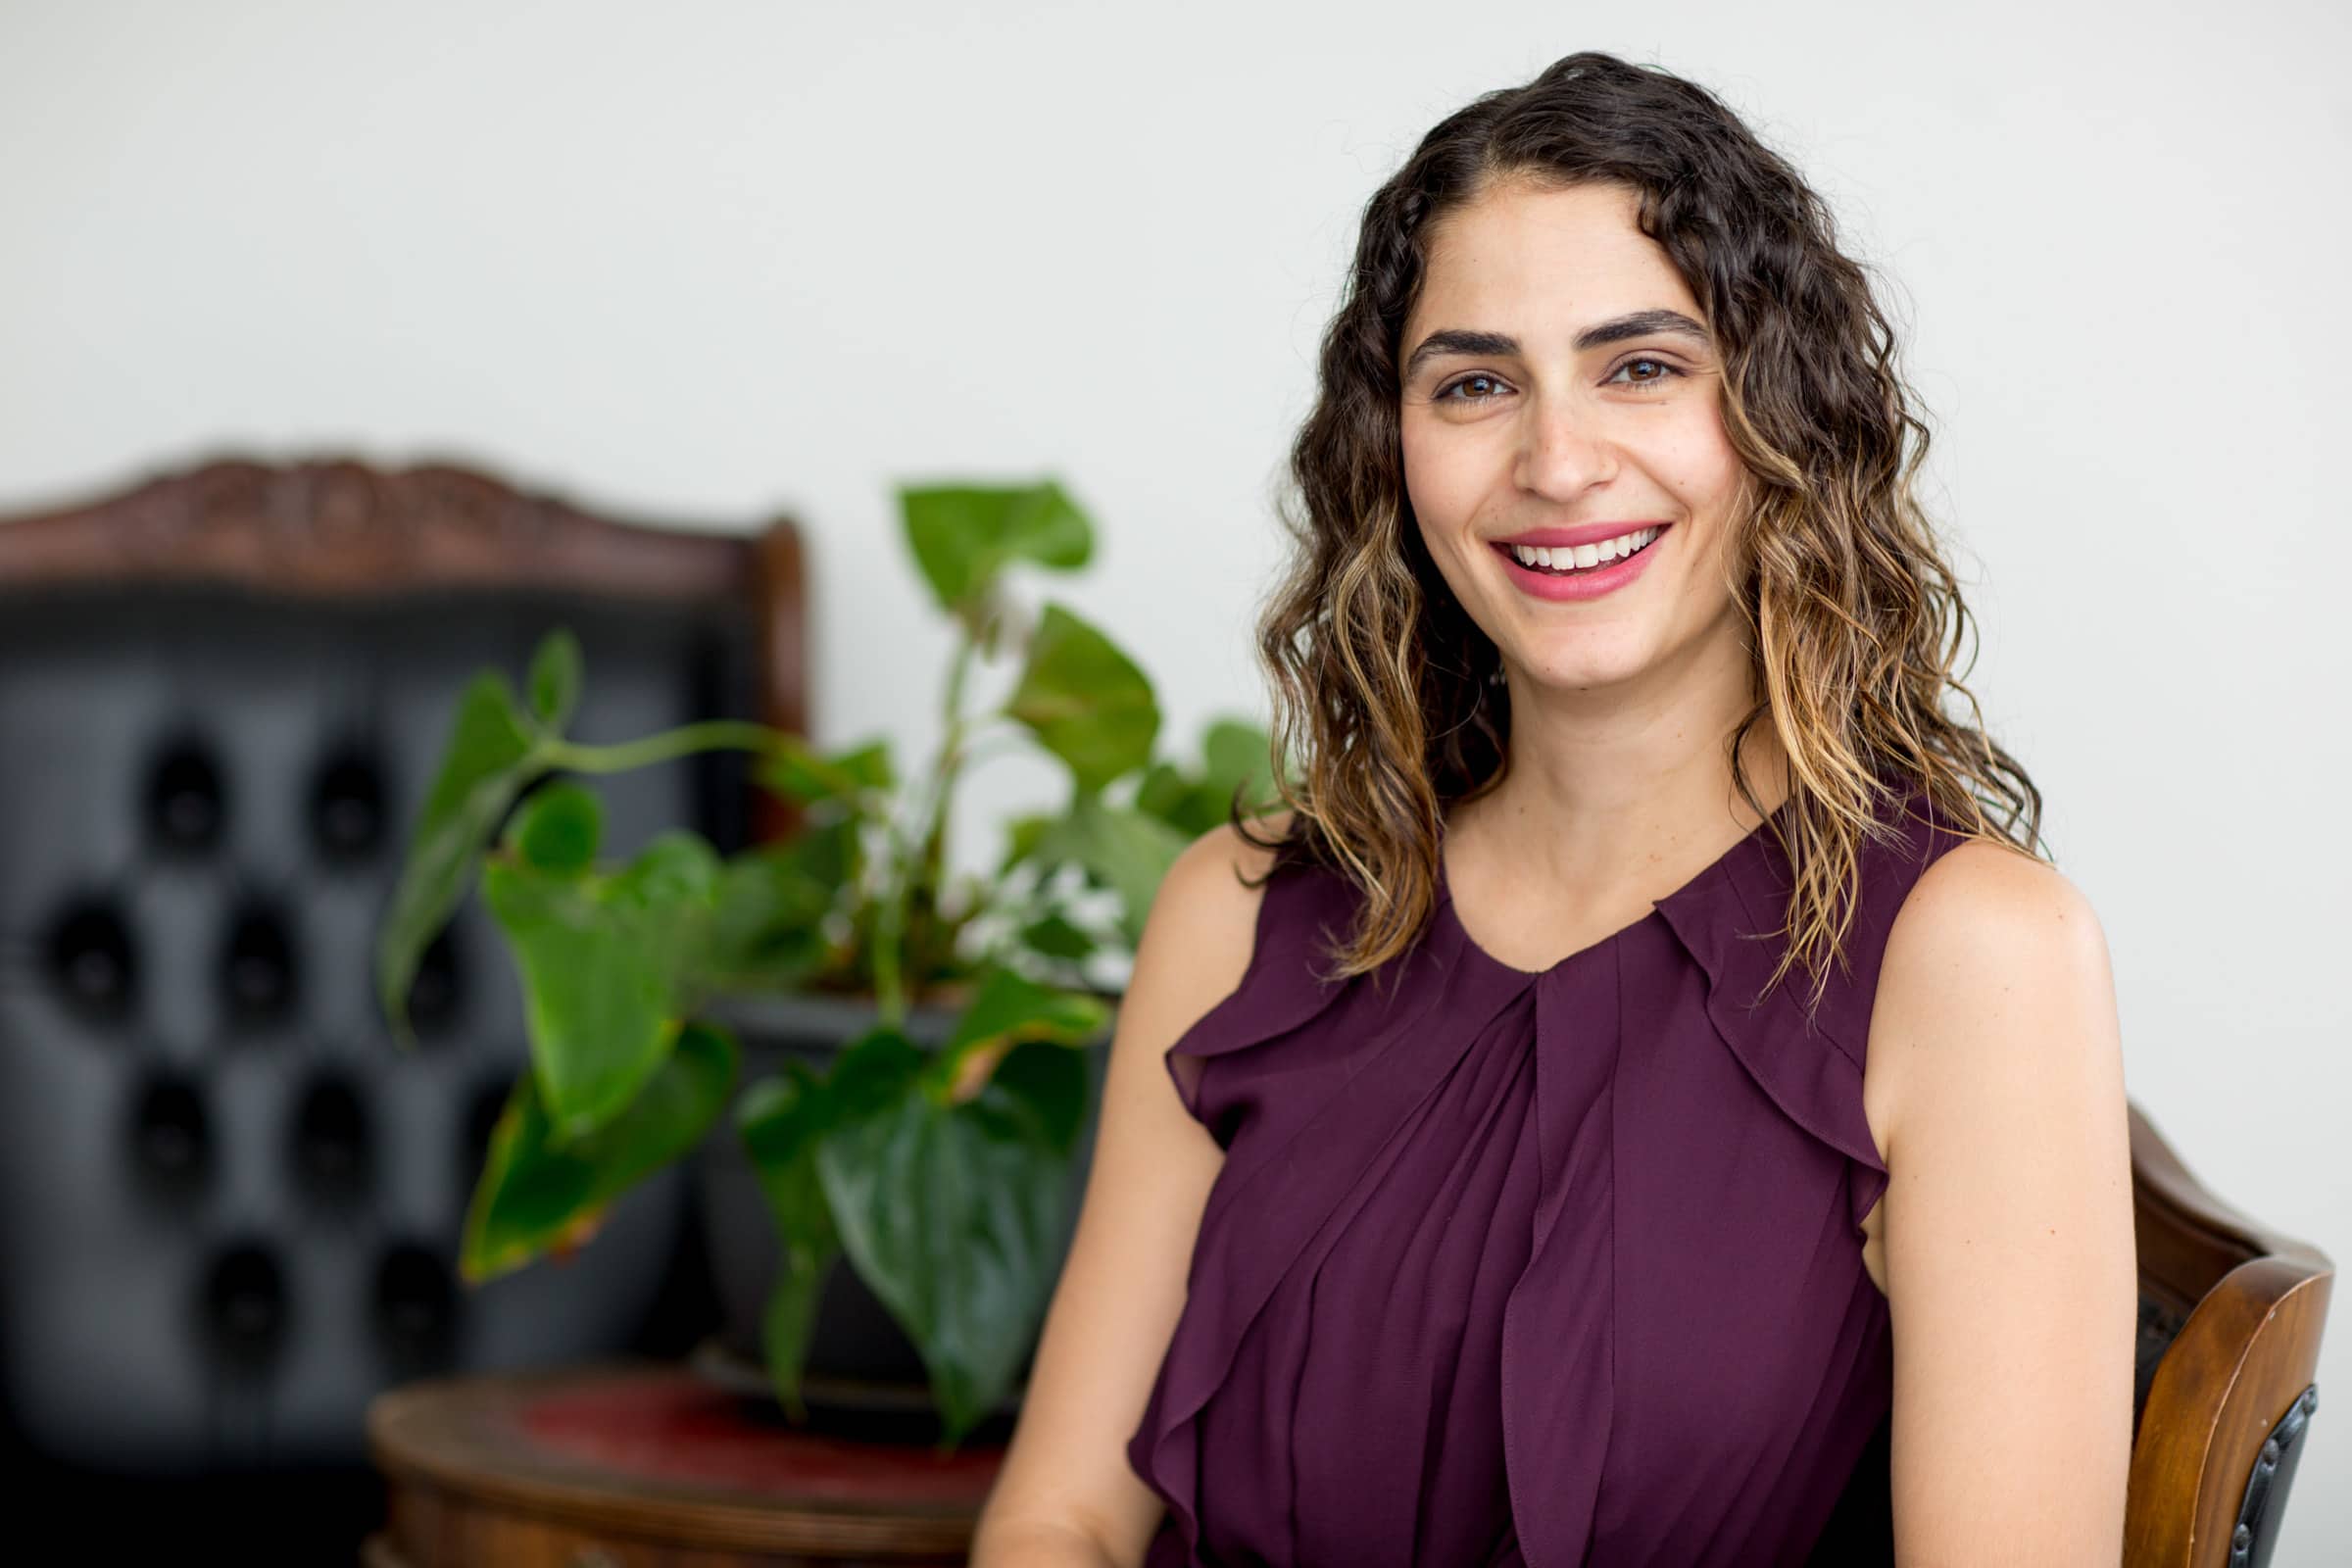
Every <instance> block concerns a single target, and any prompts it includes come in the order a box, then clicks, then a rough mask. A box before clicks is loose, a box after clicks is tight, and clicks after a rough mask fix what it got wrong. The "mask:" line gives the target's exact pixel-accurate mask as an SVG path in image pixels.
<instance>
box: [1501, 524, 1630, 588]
mask: <svg viewBox="0 0 2352 1568" xmlns="http://www.w3.org/2000/svg"><path fill="white" fill-rule="evenodd" d="M1637 526H1640V525H1639V524H1637ZM1562 531H1572V530H1562ZM1623 531H1626V532H1630V531H1632V530H1623ZM1673 535H1674V529H1673V527H1672V526H1671V525H1667V526H1664V527H1660V528H1659V529H1658V535H1657V537H1656V538H1654V539H1652V540H1650V542H1649V543H1648V544H1646V545H1643V546H1642V548H1641V549H1640V550H1637V551H1635V552H1634V553H1633V554H1632V555H1630V556H1624V557H1620V558H1619V559H1618V560H1615V561H1612V562H1610V563H1609V564H1607V565H1605V566H1595V567H1593V569H1591V570H1590V571H1580V572H1577V573H1575V574H1574V575H1571V576H1558V575H1554V574H1553V573H1551V572H1547V571H1545V570H1544V569H1543V568H1542V567H1540V566H1522V565H1521V564H1519V560H1518V558H1517V557H1516V556H1514V555H1512V554H1511V551H1510V546H1508V545H1506V544H1504V543H1502V542H1501V541H1499V540H1497V541H1495V544H1494V550H1495V554H1496V555H1497V556H1500V557H1501V558H1502V565H1503V569H1504V570H1505V571H1507V572H1509V573H1510V576H1511V581H1512V583H1513V584H1514V585H1515V586H1517V587H1518V588H1519V589H1520V590H1521V591H1522V592H1524V593H1526V594H1528V595H1530V596H1531V597H1533V598H1537V599H1553V600H1560V599H1598V598H1599V597H1601V596H1602V595H1603V594H1610V593H1615V592H1616V591H1617V590H1618V589H1620V588H1622V587H1624V586H1625V585H1626V584H1628V583H1630V582H1632V581H1633V580H1634V579H1635V578H1637V577H1639V576H1641V575H1642V572H1644V571H1646V570H1648V569H1649V561H1650V558H1651V557H1652V556H1654V555H1656V554H1657V553H1658V551H1659V550H1661V549H1662V548H1664V546H1665V544H1666V541H1667V540H1668V539H1670V538H1672V537H1673ZM1602 537H1604V538H1615V537H1617V535H1615V534H1608V535H1603V536H1602ZM1525 542H1528V543H1534V542H1536V541H1534V540H1532V539H1531V540H1527V541H1525ZM1589 542H1592V543H1597V542H1598V541H1597V540H1594V541H1589Z"/></svg>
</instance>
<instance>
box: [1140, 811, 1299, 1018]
mask: <svg viewBox="0 0 2352 1568" xmlns="http://www.w3.org/2000/svg"><path fill="white" fill-rule="evenodd" d="M1290 818H1291V813H1290V812H1288V811H1281V812H1276V813H1275V814H1273V815H1271V816H1261V817H1254V818H1252V819H1251V820H1250V824H1249V826H1250V833H1251V834H1252V835H1254V837H1255V838H1257V839H1261V840H1265V841H1267V842H1269V843H1271V842H1274V841H1278V840H1279V839H1281V837H1282V836H1283V834H1284V833H1285V832H1286V831H1287V830H1288V828H1289V825H1290ZM1273 859H1274V852H1273V851H1272V850H1270V849H1267V848H1263V847H1261V846H1260V845H1259V844H1257V843H1253V842H1251V840H1250V839H1249V838H1245V837H1243V836H1242V835H1241V834H1240V833H1239V832H1237V831H1236V830H1235V828H1234V826H1233V824H1232V823H1230V822H1228V823H1224V824H1221V825H1219V826H1217V827H1214V828H1212V829H1210V830H1209V831H1208V832H1206V833H1203V834H1201V836H1200V837H1199V838H1197V839H1195V840H1193V842H1192V843H1190V844H1188V845H1186V846H1185V848H1184V850H1183V852H1182V853H1181V854H1179V855H1178V856H1177V857H1176V859H1175V862H1174V863H1173V864H1171V865H1170V866H1169V867H1168V873H1167V875H1166V876H1165V877H1163V878H1162V879H1161V880H1160V884H1159V890H1158V892H1157V893H1156V894H1155V895H1153V897H1152V912H1151V914H1150V916H1149V917H1148V918H1147V919H1146V920H1145V922H1144V936H1143V941H1142V942H1141V943H1140V944H1139V945H1138V946H1137V949H1136V969H1137V978H1138V979H1139V980H1141V979H1142V978H1143V970H1144V969H1145V967H1146V966H1147V965H1150V966H1151V967H1152V968H1153V969H1155V970H1156V969H1162V968H1167V967H1169V966H1171V965H1181V967H1182V969H1183V971H1184V973H1185V975H1186V977H1187V981H1188V984H1187V986H1186V989H1187V990H1201V989H1205V990H1206V991H1207V996H1206V997H1205V998H1203V1006H1202V1008H1201V1010H1203V1011H1205V1010H1206V1004H1207V1003H1211V1002H1214V1001H1215V999H1216V998H1217V997H1219V996H1222V995H1223V994H1224V993H1225V992H1227V991H1230V990H1232V989H1233V988H1234V986H1236V985H1239V984H1240V983H1241V979H1242V975H1243V974H1244V972H1245V971H1247V970H1248V968H1249V967H1250V950H1251V949H1252V948H1253V947H1254V946H1255V940H1256V930H1257V910H1258V906H1259V904H1260V902H1261V901H1262V900H1263V899H1264V897H1265V888H1264V885H1263V882H1264V877H1265V874H1266V871H1267V869H1268V868H1269V867H1270V866H1271V865H1272V863H1273ZM1220 981H1221V982H1222V984H1219V982H1220Z"/></svg>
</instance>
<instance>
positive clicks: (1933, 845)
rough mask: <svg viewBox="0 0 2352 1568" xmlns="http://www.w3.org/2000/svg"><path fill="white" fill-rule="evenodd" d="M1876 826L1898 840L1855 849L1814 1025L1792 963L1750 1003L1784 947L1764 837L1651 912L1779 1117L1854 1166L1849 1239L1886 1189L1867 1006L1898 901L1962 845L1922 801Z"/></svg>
mask: <svg viewBox="0 0 2352 1568" xmlns="http://www.w3.org/2000/svg"><path fill="white" fill-rule="evenodd" d="M1879 817H1880V819H1881V820H1882V821H1887V822H1889V823H1891V824H1892V825H1894V826H1895V828H1896V829H1897V831H1898V832H1899V833H1900V834H1901V841H1900V842H1899V843H1897V844H1894V845H1886V844H1880V843H1878V842H1876V841H1873V840H1870V839H1865V840H1864V841H1863V842H1862V845H1861V847H1860V849H1859V851H1858V852H1857V854H1858V857H1859V859H1860V861H1861V876H1860V878H1859V881H1860V887H1861V892H1860V896H1859V898H1858V900H1857V902H1856V907H1855V910H1854V916H1853V922H1852V925H1851V927H1850V928H1849V929H1848V930H1847V932H1846V934H1845V941H1844V953H1845V956H1846V962H1847V964H1848V965H1850V969H1849V968H1846V967H1840V965H1839V963H1838V959H1837V958H1836V957H1835V956H1833V957H1832V958H1831V960H1830V968H1829V972H1828V976H1827V979H1826V983H1825V984H1824V986H1823V989H1822V994H1821V1001H1820V1004H1819V1006H1818V1010H1817V1012H1816V1013H1815V1015H1814V1016H1813V1017H1811V1018H1808V1017H1807V1016H1806V1007H1805V1005H1806V1001H1807V999H1808V998H1809V996H1810V995H1811V992H1812V987H1813V977H1812V975H1811V973H1810V972H1809V971H1807V970H1806V969H1805V968H1804V967H1803V966H1802V965H1801V964H1800V965H1791V966H1790V968H1789V972H1788V973H1786V974H1784V975H1783V976H1782V977H1781V980H1780V983H1779V984H1778V985H1777V986H1776V987H1775V988H1774V989H1773V992H1772V994H1771V995H1770V996H1768V997H1764V998H1763V1000H1762V1002H1761V1003H1760V1004H1758V1003H1757V1001H1756V999H1757V998H1758V997H1759V996H1760V995H1761V994H1762V992H1763V989H1764V983H1765V981H1766V980H1767V979H1769V978H1770V977H1771V975H1772V971H1773V969H1774V967H1775V966H1776V965H1777V964H1778V963H1779V962H1780V958H1781V955H1782V953H1783V952H1784V951H1785V948H1786V942H1787V939H1786V938H1785V937H1783V936H1781V935H1779V932H1780V929H1781V927H1782V926H1783V925H1784V924H1785V923H1786V921H1787V919H1788V899H1789V888H1790V886H1791V884H1792V882H1793V878H1792V876H1791V874H1790V870H1789V861H1788V858H1787V857H1786V856H1785V855H1784V854H1783V853H1782V851H1781V847H1780V843H1779V841H1778V840H1777V839H1775V838H1774V837H1773V836H1772V834H1771V832H1770V831H1769V830H1765V831H1760V832H1759V833H1757V834H1756V835H1755V836H1753V837H1751V838H1749V839H1746V840H1743V841H1742V842H1741V843H1740V845H1739V846H1738V847H1737V848H1736V849H1735V850H1734V851H1733V852H1732V854H1731V855H1730V856H1729V857H1727V858H1726V859H1725V860H1724V861H1723V863H1722V865H1721V866H1720V870H1721V871H1722V873H1723V874H1722V875H1721V876H1720V877H1707V878H1704V879H1702V880H1701V881H1700V882H1698V883H1694V884H1693V885H1692V886H1691V887H1689V888H1686V889H1683V890H1682V891H1681V892H1678V893H1676V894H1673V895H1671V896H1669V897H1668V898H1666V899H1664V900H1662V901H1660V902H1659V904H1658V906H1657V908H1658V910H1659V912H1660V913H1662V914H1663V915H1664V916H1665V917H1666V921H1667V924H1668V925H1669V926H1671V927H1672V928H1673V930H1674V933H1675V936H1676V937H1677V938H1678V939H1679V940H1680V941H1681V942H1682V944H1683V946H1684V947H1685V948H1686V949H1688V950H1689V952H1690V954H1691V956H1692V957H1693V958H1695V959H1697V961H1698V964H1699V966H1700V968H1701V969H1703V970H1704V971H1705V973H1706V977H1707V1003H1706V1007H1707V1016H1708V1017H1709V1018H1710V1019H1711V1020H1712V1021H1713V1023H1714V1025H1715V1032H1716V1033H1717V1034H1718V1035H1720V1036H1722V1038H1723V1043H1724V1045H1725V1046H1726V1047H1727V1048H1728V1049H1729V1050H1730V1051H1731V1053H1732V1054H1733V1055H1734V1056H1736V1057H1737V1058H1739V1061H1740V1065H1741V1066H1742V1067H1744V1068H1746V1070H1747V1072H1748V1075H1749V1076H1750V1077H1752V1078H1754V1079H1755V1081H1756V1084H1757V1086H1758V1087H1759V1088H1761V1089H1762V1090H1763V1091H1764V1093H1765V1094H1766V1095H1767V1096H1769V1097H1770V1098H1771V1100H1772V1102H1773V1103H1774V1104H1776V1105H1778V1106H1779V1107H1780V1108H1781V1110H1782V1112H1783V1114H1785V1115H1787V1116H1788V1117H1789V1120H1790V1121H1792V1122H1794V1123H1795V1124H1796V1125H1797V1126H1798V1127H1800V1128H1802V1129H1803V1130H1804V1131H1806V1132H1807V1133H1810V1134H1811V1135H1812V1136H1813V1137H1815V1138H1817V1139H1819V1140H1820V1141H1821V1142H1822V1143H1824V1144H1827V1145H1828V1146H1829V1147H1830V1148H1832V1149H1834V1150H1837V1151H1838V1152H1839V1153H1842V1154H1844V1155H1845V1156H1846V1157H1847V1158H1848V1159H1850V1160H1851V1161H1852V1162H1853V1165H1854V1170H1853V1179H1852V1181H1851V1182H1850V1183H1849V1185H1848V1189H1847V1197H1848V1211H1849V1213H1848V1217H1849V1218H1850V1220H1851V1222H1852V1224H1853V1226H1854V1229H1855V1232H1856V1234H1857V1235H1859V1234H1860V1233H1861V1226H1862V1221H1863V1219H1864V1217H1865V1216H1867V1215H1868V1214H1869V1213H1870V1210H1871V1207H1872V1205H1874V1204H1875V1203H1877V1202H1878V1201H1879V1200H1880V1198H1881V1197H1883V1196H1884V1195H1885V1193H1886V1191H1887V1179H1888V1178H1887V1162H1886V1159H1885V1157H1884V1156H1883V1155H1882V1154H1881V1153H1880V1152H1879V1148H1878V1144H1877V1142H1876V1140H1875V1139H1874V1138H1873V1137H1872V1135H1871V1131H1870V1121H1869V1118H1868V1117H1867V1116H1866V1115H1865V1114H1864V1113H1863V1108H1862V1082H1863V1066H1864V1063H1865V1061H1866V1060H1867V1059H1868V1058H1867V1053H1868V1049H1869V1041H1868V1032H1869V1028H1870V1005H1869V1001H1870V999H1873V998H1874V997H1875V995H1876V992H1877V989H1878V979H1879V968H1880V964H1881V962H1882V960H1883V959H1884V957H1885V956H1886V947H1887V936H1888V934H1889V933H1890V932H1891V931H1892V929H1893V926H1894V917H1895V915H1896V914H1897V913H1898V912H1899V911H1900V910H1901V908H1902V905H1903V900H1904V899H1905V898H1906V897H1907V896H1908V895H1909V894H1910V891H1911V888H1912V886H1913V885H1914V884H1915V883H1916V882H1917V881H1918V880H1919V877H1920V875H1921V874H1922V873H1923V872H1925V871H1926V869H1927V868H1928V866H1930V865H1932V864H1933V863H1935V861H1936V858H1937V857H1939V856H1940V855H1942V854H1943V853H1944V852H1945V851H1946V850H1949V849H1951V848H1953V847H1954V846H1955V845H1957V844H1960V843H1962V842H1964V837H1963V835H1961V834H1960V833H1959V832H1958V831H1957V830H1955V829H1954V828H1953V827H1952V826H1951V824H1950V823H1949V821H1948V819H1947V818H1945V817H1944V816H1943V814H1942V813H1940V812H1938V811H1936V810H1935V809H1934V808H1933V807H1932V806H1931V805H1930V804H1929V802H1928V799H1927V797H1926V796H1925V795H1913V796H1910V797H1907V798H1904V799H1898V800H1890V801H1889V802H1887V803H1885V804H1883V805H1882V807H1881V809H1880V811H1879Z"/></svg>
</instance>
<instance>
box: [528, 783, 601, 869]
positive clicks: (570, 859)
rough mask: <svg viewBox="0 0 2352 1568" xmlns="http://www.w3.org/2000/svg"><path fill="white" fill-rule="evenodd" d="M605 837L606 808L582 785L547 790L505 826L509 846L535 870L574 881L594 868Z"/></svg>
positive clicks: (531, 799) (535, 794)
mask: <svg viewBox="0 0 2352 1568" xmlns="http://www.w3.org/2000/svg"><path fill="white" fill-rule="evenodd" d="M604 834H605V809H604V804H603V803H602V802H600V801H599V800H598V799H597V798H596V795H595V793H594V792H592V791H590V790H588V789H586V788H584V787H582V786H580V785H578V784H571V783H561V784H548V785H544V786H542V787H541V788H539V789H536V790H533V791H532V792H531V793H530V794H529V795H527V796H525V797H524V798H523V802H522V809H520V810H518V811H516V812H515V818H514V820H513V821H511V822H509V823H508V824H507V833H506V843H507V847H508V848H509V849H512V850H513V851H514V852H515V854H516V855H517V856H519V857H521V858H522V860H523V863H524V864H526V865H528V866H530V867H531V868H532V869H533V870H536V871H545V872H547V873H549V874H550V875H554V876H570V875H574V874H576V873H578V872H582V871H585V870H587V869H588V868H589V867H590V866H592V865H594V864H595V863H596V850H597V846H598V845H599V844H600V843H602V842H603V841H604Z"/></svg>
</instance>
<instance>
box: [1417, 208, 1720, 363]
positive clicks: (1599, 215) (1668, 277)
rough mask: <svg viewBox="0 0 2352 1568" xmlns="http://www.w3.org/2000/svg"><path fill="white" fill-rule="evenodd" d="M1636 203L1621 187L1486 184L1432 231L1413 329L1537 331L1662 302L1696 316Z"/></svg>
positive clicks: (1428, 233) (1687, 292)
mask: <svg viewBox="0 0 2352 1568" xmlns="http://www.w3.org/2000/svg"><path fill="white" fill-rule="evenodd" d="M1640 204H1641V197H1640V195H1639V193H1638V192H1636V191H1634V190H1633V189H1631V188H1630V187H1627V186H1623V185H1615V184H1589V185H1574V186H1570V187H1568V188H1566V189H1551V190H1545V189H1541V188H1538V187H1536V186H1533V185H1529V184H1527V183H1525V182H1524V181H1510V182H1505V183H1501V184H1497V185H1495V186H1493V187H1490V188H1489V189H1488V190H1487V191H1486V192H1485V193H1484V194H1482V195H1481V196H1480V197H1479V198H1478V199H1477V200H1475V201H1473V202H1470V203H1469V204H1467V205H1465V206H1463V207H1459V208H1457V209H1455V210H1454V211H1452V212H1450V213H1448V214H1446V217H1445V218H1443V219H1441V220H1440V221H1438V222H1436V223H1435V224H1432V225H1431V227H1430V228H1429V229H1428V230H1427V231H1426V233H1425V236H1424V241H1423V245H1424V256H1425V261H1426V265H1425V267H1424V270H1423V274H1422V279H1421V291H1420V294H1419V297H1418V298H1417V299H1416V300H1415V301H1414V303H1413V309H1412V311H1411V313H1410V315H1409V317H1408V319H1407V323H1406V324H1407V327H1408V330H1409V329H1410V328H1413V327H1419V326H1424V325H1427V326H1458V327H1481V328H1493V329H1496V330H1510V329H1512V328H1513V327H1514V326H1515V327H1518V328H1520V329H1524V330H1530V331H1532V330H1536V329H1537V328H1538V325H1539V323H1544V322H1557V323H1558V324H1560V325H1563V326H1565V325H1570V324H1573V323H1577V322H1582V321H1587V320H1592V319H1596V318H1599V317H1604V316H1614V315H1617V314H1619V313H1621V312H1624V311H1631V310H1639V309H1646V308H1651V307H1656V306H1670V307H1673V308H1674V309H1677V310H1680V311H1682V312H1684V313H1685V314H1686V315H1690V316H1697V315H1699V314H1700V313H1699V311H1698V309H1697V302H1696V301H1695V300H1693V299H1692V298H1691V290H1690V286H1689V285H1688V284H1686V283H1685V282H1684V281H1683V277H1682V274H1681V273H1680V272H1678V271H1676V270H1675V269H1674V264H1673V263H1672V262H1670V261H1668V260H1667V259H1666V252H1665V251H1664V250H1663V249H1661V248H1660V247H1659V245H1658V243H1657V242H1656V241H1655V240H1653V239H1651V238H1650V237H1649V236H1648V235H1646V234H1644V233H1642V230H1641V228H1640V227H1639V226H1638V225H1637V224H1636V222H1635V217H1636V214H1637V213H1638V212H1639V210H1640Z"/></svg>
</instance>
